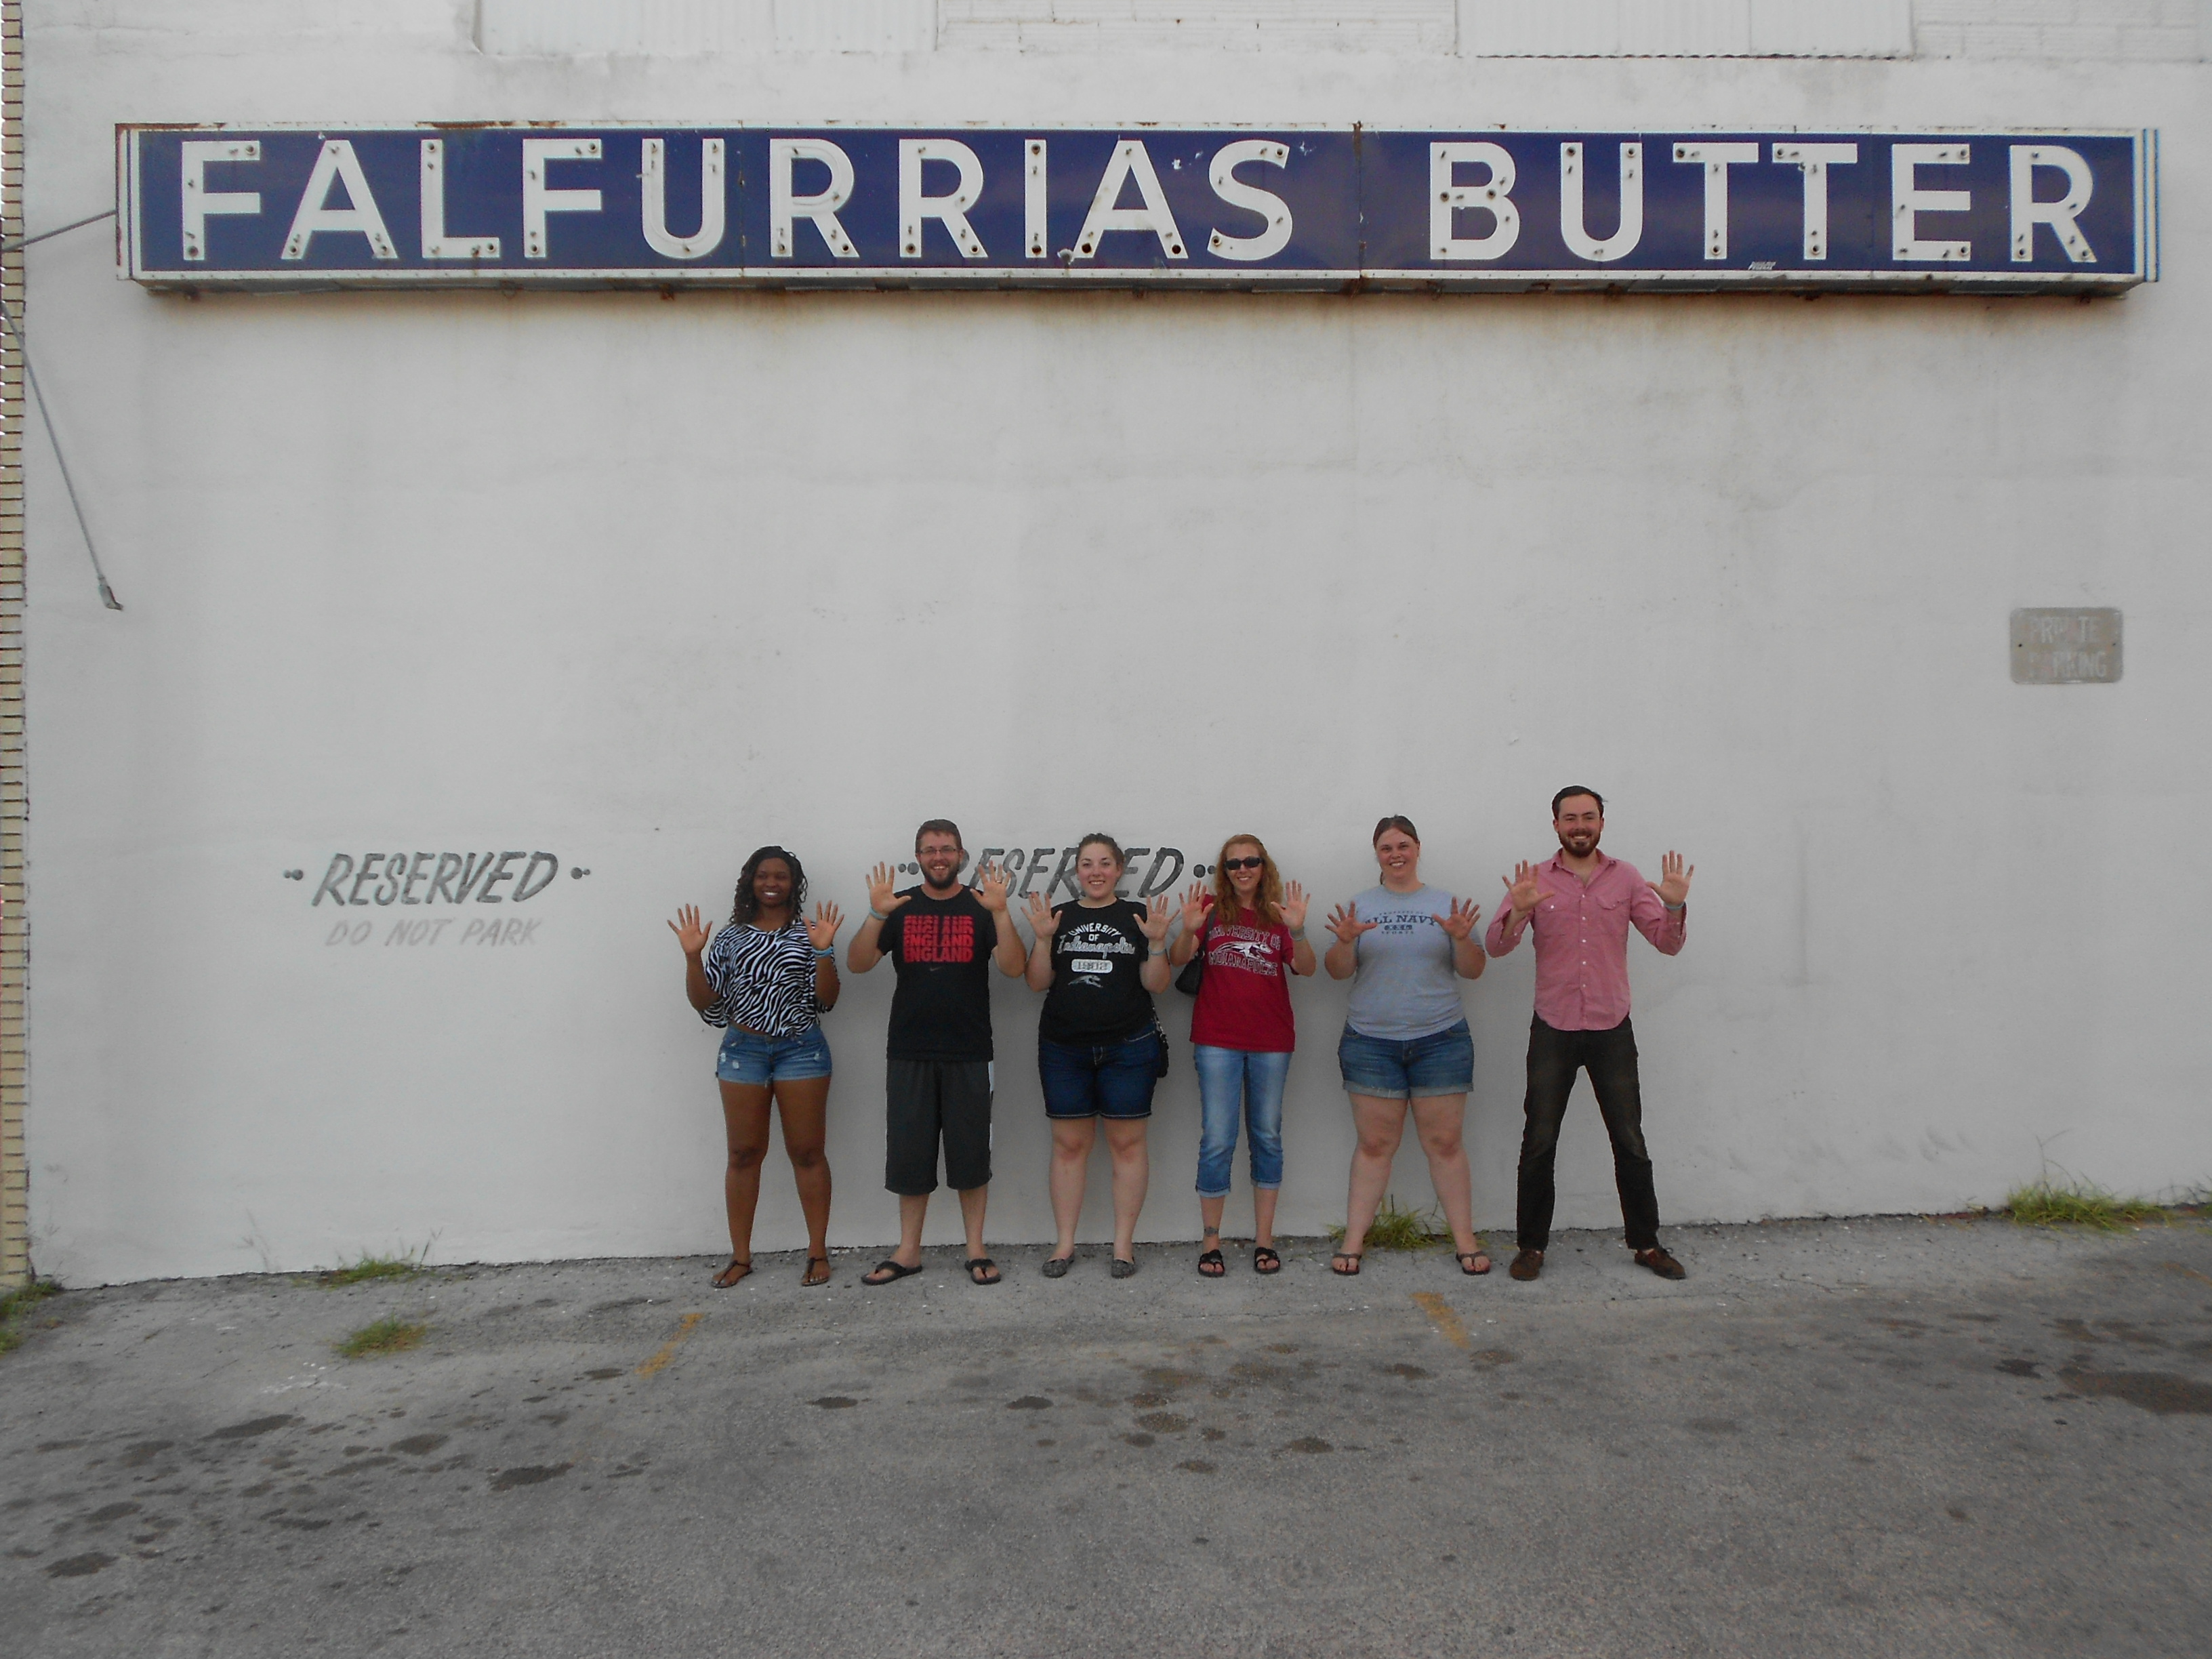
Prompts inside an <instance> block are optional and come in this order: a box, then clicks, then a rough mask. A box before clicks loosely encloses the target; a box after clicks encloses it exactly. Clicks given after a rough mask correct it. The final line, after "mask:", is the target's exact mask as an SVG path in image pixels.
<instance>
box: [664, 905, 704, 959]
mask: <svg viewBox="0 0 2212 1659" xmlns="http://www.w3.org/2000/svg"><path fill="white" fill-rule="evenodd" d="M668 931H669V932H670V933H673V934H675V935H676V942H677V943H678V945H682V946H683V947H684V955H685V956H687V957H696V956H697V955H698V954H699V952H700V951H703V950H705V949H706V948H707V940H708V938H709V937H710V935H709V934H708V932H707V929H706V927H705V926H704V925H703V924H702V922H701V921H700V920H699V907H698V906H697V905H696V904H687V905H684V907H683V908H681V909H679V910H678V911H677V913H676V920H675V921H671V922H670V923H669V924H668Z"/></svg>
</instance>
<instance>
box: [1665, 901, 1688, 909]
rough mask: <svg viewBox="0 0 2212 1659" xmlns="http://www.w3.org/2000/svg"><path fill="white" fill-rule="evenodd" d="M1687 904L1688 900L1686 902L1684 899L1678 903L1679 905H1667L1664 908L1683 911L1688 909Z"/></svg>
mask: <svg viewBox="0 0 2212 1659" xmlns="http://www.w3.org/2000/svg"><path fill="white" fill-rule="evenodd" d="M1689 902H1690V901H1689V900H1687V899H1684V900H1683V901H1682V902H1681V903H1680V904H1669V905H1668V906H1667V907H1666V908H1668V909H1669V910H1680V909H1685V908H1688V905H1689Z"/></svg>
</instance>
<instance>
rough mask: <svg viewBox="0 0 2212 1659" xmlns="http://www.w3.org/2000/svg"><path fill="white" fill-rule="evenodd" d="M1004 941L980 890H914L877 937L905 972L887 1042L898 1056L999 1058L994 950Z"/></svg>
mask: <svg viewBox="0 0 2212 1659" xmlns="http://www.w3.org/2000/svg"><path fill="white" fill-rule="evenodd" d="M998 939H999V930H998V926H997V923H996V921H995V920H994V917H993V916H992V915H991V913H990V912H989V911H988V910H987V909H985V908H983V902H982V901H981V899H979V898H977V897H976V896H975V890H974V889H973V888H971V887H963V888H962V889H961V890H959V891H958V892H957V893H956V894H954V895H953V896H951V898H948V899H933V898H932V897H930V896H929V895H928V893H927V890H925V889H923V888H920V887H909V888H908V889H907V890H906V902H905V903H904V904H902V905H901V906H899V908H897V909H896V910H894V911H892V912H891V918H890V921H887V922H885V923H884V925H883V930H882V932H881V933H879V934H878V937H877V939H876V946H877V948H878V950H880V951H882V952H883V953H884V955H885V956H887V957H890V959H891V966H892V967H893V968H895V969H897V971H898V988H897V989H896V990H895V991H893V992H892V993H891V1018H890V1034H889V1038H888V1041H887V1042H886V1044H885V1049H886V1052H887V1053H888V1054H890V1058H892V1059H893V1060H988V1059H990V1058H991V949H992V946H994V945H996V944H997V943H998Z"/></svg>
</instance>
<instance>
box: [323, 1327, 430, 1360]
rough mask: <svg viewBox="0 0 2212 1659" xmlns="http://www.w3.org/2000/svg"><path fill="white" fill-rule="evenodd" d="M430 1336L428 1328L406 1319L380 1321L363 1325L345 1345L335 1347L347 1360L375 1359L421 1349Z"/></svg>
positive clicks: (340, 1344) (342, 1343)
mask: <svg viewBox="0 0 2212 1659" xmlns="http://www.w3.org/2000/svg"><path fill="white" fill-rule="evenodd" d="M428 1334H430V1328H429V1327H428V1325H418V1324H413V1323H410V1322H409V1321H407V1320H404V1319H380V1320H378V1321H377V1322H375V1323H374V1324H372V1325H364V1326H362V1328H360V1329H359V1330H357V1331H356V1332H355V1333H354V1334H352V1335H351V1336H349V1337H348V1338H346V1340H344V1341H343V1342H338V1343H334V1344H333V1345H332V1346H334V1347H336V1348H337V1351H338V1353H339V1355H340V1356H341V1357H342V1358H346V1359H374V1358H379V1357H380V1356H382V1355H384V1354H387V1353H405V1352H407V1351H408V1350H409V1349H410V1348H419V1347H421V1346H422V1339H423V1338H424V1337H426V1336H428Z"/></svg>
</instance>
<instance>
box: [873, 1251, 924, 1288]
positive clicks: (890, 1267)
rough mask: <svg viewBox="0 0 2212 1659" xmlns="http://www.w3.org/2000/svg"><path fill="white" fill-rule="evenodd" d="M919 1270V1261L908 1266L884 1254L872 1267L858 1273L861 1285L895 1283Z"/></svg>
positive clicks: (908, 1277) (910, 1276)
mask: <svg viewBox="0 0 2212 1659" xmlns="http://www.w3.org/2000/svg"><path fill="white" fill-rule="evenodd" d="M920 1272H921V1263H920V1262H919V1261H917V1262H915V1264H914V1266H912V1267H908V1266H907V1265H906V1263H905V1262H903V1261H894V1260H892V1259H891V1258H890V1256H885V1257H884V1259H883V1260H882V1261H878V1263H876V1265H875V1266H874V1267H871V1268H869V1269H868V1271H867V1272H866V1273H863V1274H861V1275H860V1283H862V1284H863V1285H896V1284H897V1283H898V1282H899V1280H901V1279H910V1278H912V1277H913V1276H914V1275H915V1273H920Z"/></svg>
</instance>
